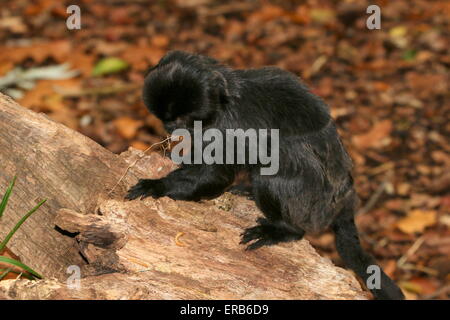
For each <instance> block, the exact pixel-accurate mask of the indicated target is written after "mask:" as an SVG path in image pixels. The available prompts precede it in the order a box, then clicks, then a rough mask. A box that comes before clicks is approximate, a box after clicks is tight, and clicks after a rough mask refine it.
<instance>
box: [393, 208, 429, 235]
mask: <svg viewBox="0 0 450 320" xmlns="http://www.w3.org/2000/svg"><path fill="white" fill-rule="evenodd" d="M435 223H436V211H434V210H419V209H417V210H412V211H410V212H409V213H408V215H407V216H406V217H405V218H402V219H400V220H399V221H398V222H397V228H398V229H400V230H401V231H403V232H405V233H409V234H412V233H416V232H423V231H424V230H425V228H426V227H429V226H432V225H434V224H435Z"/></svg>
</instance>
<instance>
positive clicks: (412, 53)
mask: <svg viewBox="0 0 450 320" xmlns="http://www.w3.org/2000/svg"><path fill="white" fill-rule="evenodd" d="M416 54H417V51H416V50H414V49H411V50H406V51H405V52H404V53H403V60H406V61H413V60H414V58H415V57H416Z"/></svg>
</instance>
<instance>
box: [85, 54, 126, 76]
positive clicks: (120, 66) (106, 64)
mask: <svg viewBox="0 0 450 320" xmlns="http://www.w3.org/2000/svg"><path fill="white" fill-rule="evenodd" d="M127 68H128V63H127V62H126V61H125V60H122V59H119V58H115V57H109V58H104V59H101V60H100V61H99V62H97V64H96V65H95V67H94V70H92V75H93V76H102V75H104V74H110V73H116V72H120V71H122V70H125V69H127Z"/></svg>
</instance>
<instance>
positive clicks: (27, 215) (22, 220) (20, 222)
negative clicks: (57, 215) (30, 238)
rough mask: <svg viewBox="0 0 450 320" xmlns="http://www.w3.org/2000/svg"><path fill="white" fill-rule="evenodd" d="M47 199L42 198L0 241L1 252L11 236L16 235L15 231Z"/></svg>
mask: <svg viewBox="0 0 450 320" xmlns="http://www.w3.org/2000/svg"><path fill="white" fill-rule="evenodd" d="M45 201H47V199H44V200H42V201H41V202H39V203H38V204H37V206H36V207H34V208H33V209H31V210H30V211H29V212H28V213H27V214H26V215H24V216H23V217H22V219H20V220H19V222H17V224H16V225H15V226H14V228H12V230H11V231H10V232H9V233H8V235H7V236H6V238H5V239H4V240H3V241H2V243H0V252H1V251H2V250H3V249H4V248H5V247H6V245H7V244H8V241H9V240H10V239H11V237H12V236H13V235H14V233H16V231H17V230H18V229H19V228H20V226H21V225H22V224H23V223H24V222H25V221H26V220H27V219H28V218H29V217H30V216H31V215H32V214H33V213H34V212H36V210H37V209H39V208H40V206H42V205H43V204H44V203H45Z"/></svg>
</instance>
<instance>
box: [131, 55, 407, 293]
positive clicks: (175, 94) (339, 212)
mask: <svg viewBox="0 0 450 320" xmlns="http://www.w3.org/2000/svg"><path fill="white" fill-rule="evenodd" d="M143 99H144V102H145V104H146V106H147V107H148V109H149V110H150V111H151V112H153V113H154V114H155V115H157V116H158V117H159V118H160V119H161V120H163V122H164V124H165V126H166V128H167V131H168V132H171V130H173V129H174V128H177V127H178V128H179V127H184V128H188V129H192V126H193V122H194V121H197V120H198V121H202V124H203V130H205V129H206V128H217V129H219V130H222V131H224V130H225V129H237V128H242V129H244V130H246V129H249V128H256V129H263V128H264V129H270V128H277V129H279V160H280V161H279V170H278V173H277V174H275V175H261V174H260V170H259V169H260V167H261V165H260V164H253V165H245V164H244V165H236V164H234V165H231V164H211V165H207V164H184V165H182V166H181V167H180V168H179V169H177V170H175V171H173V172H171V173H170V174H169V175H167V176H166V177H164V178H162V179H157V180H152V179H142V180H140V181H139V183H138V184H136V185H135V186H134V187H132V188H131V189H130V190H129V191H128V194H127V196H126V198H127V199H130V200H131V199H136V198H145V197H148V196H152V197H155V198H157V197H162V196H168V197H170V198H172V199H177V200H192V201H198V200H200V199H204V198H214V197H217V196H219V195H220V194H222V193H223V192H224V191H225V190H226V189H227V188H228V187H230V185H231V184H232V183H233V181H234V178H235V176H236V174H237V173H238V172H241V171H242V170H244V171H246V172H247V173H248V174H249V176H250V178H251V184H252V192H253V196H254V198H255V201H256V204H257V206H258V207H259V208H260V209H261V211H262V212H263V213H264V215H265V218H260V219H258V225H257V226H255V227H252V228H249V229H247V230H246V231H245V232H244V233H243V236H242V242H241V243H250V242H251V244H250V245H249V246H248V247H247V248H248V249H256V248H259V247H261V246H264V245H273V244H276V243H280V242H285V241H293V240H299V239H301V238H302V237H303V236H304V235H305V233H308V232H311V233H313V232H318V231H322V230H324V229H326V228H328V227H331V229H332V230H333V231H334V233H335V235H336V247H337V250H338V253H339V255H340V256H341V257H342V259H343V261H344V262H345V264H346V265H347V266H348V267H349V268H351V269H352V270H354V271H355V272H356V274H358V276H359V277H361V278H362V279H363V280H364V281H365V282H366V280H367V279H368V278H369V277H370V276H371V273H368V272H367V268H368V266H370V265H376V262H375V260H374V259H373V258H372V257H371V256H370V255H369V254H367V253H366V252H365V251H364V250H363V249H362V247H361V245H360V241H359V237H358V231H357V229H356V226H355V222H354V213H355V207H356V203H357V196H356V193H355V190H354V187H353V179H352V176H351V168H352V162H351V159H350V157H349V156H348V154H347V152H346V150H345V149H344V147H343V145H342V143H341V140H340V138H339V136H338V133H337V131H336V127H335V124H334V122H333V121H332V119H331V117H330V114H329V111H328V107H327V105H326V104H325V103H324V102H323V101H322V100H321V99H320V98H319V97H317V96H316V95H314V94H312V93H311V92H310V91H309V90H308V88H307V87H306V86H305V85H304V84H302V83H301V82H300V81H299V79H298V78H297V77H296V76H295V75H293V74H291V73H289V72H287V71H283V70H281V69H278V68H275V67H265V68H260V69H250V70H233V69H231V68H228V67H226V66H224V65H221V64H220V63H218V62H217V61H216V60H214V59H211V58H209V57H205V56H201V55H195V54H190V53H186V52H182V51H173V52H169V53H168V54H167V55H165V56H164V57H163V58H162V59H161V60H160V62H159V63H158V64H157V65H156V66H155V67H153V68H151V69H150V70H149V73H148V74H147V76H146V79H145V83H144V89H143ZM379 270H380V277H381V281H380V282H381V285H380V288H379V289H371V291H372V293H373V294H374V296H375V297H376V298H377V299H403V298H404V296H403V294H402V292H401V290H400V289H399V288H398V287H397V285H396V284H395V283H394V282H393V281H392V280H391V279H390V278H389V277H388V276H387V275H386V274H385V273H384V272H383V271H382V270H381V268H380V269H379Z"/></svg>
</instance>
